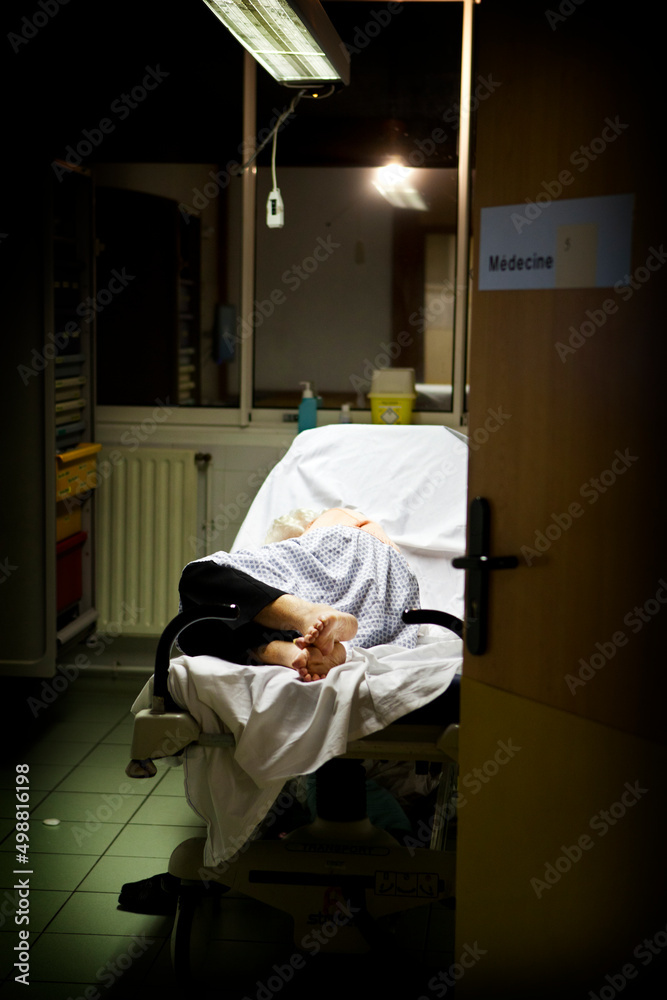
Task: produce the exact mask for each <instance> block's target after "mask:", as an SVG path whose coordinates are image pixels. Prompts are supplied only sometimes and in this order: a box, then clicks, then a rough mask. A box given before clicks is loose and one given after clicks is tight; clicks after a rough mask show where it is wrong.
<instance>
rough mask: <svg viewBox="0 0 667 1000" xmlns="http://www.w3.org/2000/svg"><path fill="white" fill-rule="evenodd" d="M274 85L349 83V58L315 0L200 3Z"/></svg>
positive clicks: (215, 1)
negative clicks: (208, 8)
mask: <svg viewBox="0 0 667 1000" xmlns="http://www.w3.org/2000/svg"><path fill="white" fill-rule="evenodd" d="M204 3H205V4H206V5H207V6H208V7H210V8H211V10H212V11H213V13H214V14H215V15H216V17H218V18H219V19H220V20H221V21H222V23H223V24H224V25H225V27H226V28H228V29H229V31H231V33H232V34H233V35H234V37H235V38H236V39H238V41H239V42H240V43H241V45H243V46H244V47H245V48H246V49H247V50H248V52H250V54H251V55H252V56H254V58H255V59H256V60H257V62H258V63H260V65H261V66H263V67H264V69H265V70H267V72H269V73H270V74H271V76H272V77H273V78H274V79H275V80H277V81H278V82H279V83H284V84H286V85H292V86H298V85H300V84H316V83H342V84H344V85H347V84H348V83H349V82H350V57H349V54H348V52H347V49H346V48H345V46H344V45H343V42H342V41H341V40H340V38H339V37H338V34H337V33H336V29H335V28H334V26H333V24H332V23H331V21H330V20H329V18H328V17H327V15H326V14H325V12H324V9H323V8H322V5H321V4H320V3H319V0H204Z"/></svg>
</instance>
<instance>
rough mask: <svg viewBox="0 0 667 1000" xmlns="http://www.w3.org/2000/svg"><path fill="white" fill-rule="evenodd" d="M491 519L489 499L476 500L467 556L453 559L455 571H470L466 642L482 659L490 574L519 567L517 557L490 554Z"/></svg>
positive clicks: (471, 514) (467, 586) (471, 508)
mask: <svg viewBox="0 0 667 1000" xmlns="http://www.w3.org/2000/svg"><path fill="white" fill-rule="evenodd" d="M490 520H491V511H490V507H489V502H488V500H486V499H485V498H484V497H475V499H474V500H473V501H472V502H471V504H470V515H469V518H468V551H467V553H466V554H465V556H459V557H457V558H456V559H452V566H454V568H455V569H464V570H467V571H468V577H467V580H466V616H465V640H466V646H467V648H468V652H470V653H472V654H473V655H475V656H481V654H482V653H484V652H485V650H486V637H487V612H488V600H489V572H490V571H491V570H492V569H514V568H515V567H516V566H518V565H519V560H518V559H517V557H516V556H490V555H489V548H490V542H489V537H490Z"/></svg>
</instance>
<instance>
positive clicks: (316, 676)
mask: <svg viewBox="0 0 667 1000" xmlns="http://www.w3.org/2000/svg"><path fill="white" fill-rule="evenodd" d="M302 641H303V640H300V639H295V640H294V643H293V645H294V646H295V647H297V649H299V654H298V656H296V657H295V659H294V660H293V661H292V666H293V667H295V668H296V669H297V670H298V672H299V676H300V677H301V680H302V681H320V680H322V679H323V678H324V677H326V675H327V674H328V673H329V671H330V670H332V669H333V668H334V667H338V666H340V664H341V663H345V660H346V657H347V651H346V649H345V646H343V644H342V643H340V642H334V643H333V645H332V647H331V652H330V653H323V652H322V651H321V650H320V649H319V648H318V647H317V646H315V645H311V646H309V645H300V644H301V642H302Z"/></svg>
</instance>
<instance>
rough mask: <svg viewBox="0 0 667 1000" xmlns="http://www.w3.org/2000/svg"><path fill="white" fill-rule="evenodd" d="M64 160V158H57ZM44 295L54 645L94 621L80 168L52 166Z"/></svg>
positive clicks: (93, 450) (86, 220) (86, 241)
mask: <svg viewBox="0 0 667 1000" xmlns="http://www.w3.org/2000/svg"><path fill="white" fill-rule="evenodd" d="M62 166H63V167H64V166H65V165H64V164H63V165H62ZM51 184H52V202H51V234H50V239H51V274H50V275H47V286H48V284H49V283H50V290H49V291H50V294H48V293H47V303H48V302H49V300H50V305H51V316H52V321H53V322H52V325H53V343H54V345H55V350H56V355H55V357H54V358H53V368H52V372H51V373H50V374H51V377H52V378H53V382H54V384H53V400H54V403H53V406H54V421H53V422H54V427H55V440H54V461H55V464H56V483H55V496H53V497H52V500H51V503H52V505H53V506H54V507H55V521H56V636H57V645H58V647H59V648H60V649H62V648H63V647H65V646H67V645H68V644H69V643H70V642H72V641H75V640H76V641H79V640H80V639H81V638H83V637H84V636H85V634H86V633H88V632H90V631H91V630H92V629H93V628H94V626H95V622H96V621H97V611H96V609H95V599H94V552H93V548H92V544H93V537H94V532H93V522H94V485H95V482H96V480H95V469H96V455H97V452H98V451H99V450H100V448H101V445H99V444H96V443H95V440H94V418H95V414H94V351H95V316H96V310H95V308H94V307H95V303H96V296H95V262H94V221H93V183H92V179H91V177H90V175H89V174H88V173H87V172H86V171H80V170H76V169H73V168H69V169H68V170H67V173H66V174H63V173H62V171H60V172H59V174H58V175H55V174H54V177H53V179H52V182H51Z"/></svg>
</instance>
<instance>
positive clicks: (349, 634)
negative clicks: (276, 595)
mask: <svg viewBox="0 0 667 1000" xmlns="http://www.w3.org/2000/svg"><path fill="white" fill-rule="evenodd" d="M312 608H313V611H312V612H311V613H310V614H309V615H308V616H307V617H308V618H309V619H310V624H308V623H307V622H304V625H305V628H302V629H301V633H302V636H303V638H302V639H297V641H296V644H297V646H299V647H301V648H304V647H305V646H315V647H316V649H319V650H320V652H321V653H323V654H324V655H325V656H330V655H331V653H332V652H333V649H334V645H335V644H336V643H340V642H344V641H345V640H346V639H353V638H354V637H355V635H356V634H357V628H358V622H357V619H356V618H355V617H354V615H349V614H347V612H345V611H338V610H336V608H330V607H328V606H327V605H326V604H319V605H317V604H315V605H312ZM313 615H315V617H314V618H313V617H312V616H313Z"/></svg>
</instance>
